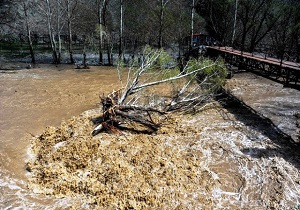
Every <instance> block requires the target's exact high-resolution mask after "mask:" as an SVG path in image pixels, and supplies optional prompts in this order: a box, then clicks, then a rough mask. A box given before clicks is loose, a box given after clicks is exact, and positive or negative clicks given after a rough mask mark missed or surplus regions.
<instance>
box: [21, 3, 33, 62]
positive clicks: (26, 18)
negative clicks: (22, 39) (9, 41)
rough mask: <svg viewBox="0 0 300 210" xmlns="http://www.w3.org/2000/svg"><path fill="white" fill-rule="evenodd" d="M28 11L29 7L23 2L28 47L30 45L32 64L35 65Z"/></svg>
mask: <svg viewBox="0 0 300 210" xmlns="http://www.w3.org/2000/svg"><path fill="white" fill-rule="evenodd" d="M27 9H28V8H27V5H26V3H25V1H23V10H24V15H25V24H26V30H27V41H28V45H29V51H30V56H31V63H33V64H35V53H34V49H33V45H32V40H31V30H30V27H29V22H28V13H27Z"/></svg>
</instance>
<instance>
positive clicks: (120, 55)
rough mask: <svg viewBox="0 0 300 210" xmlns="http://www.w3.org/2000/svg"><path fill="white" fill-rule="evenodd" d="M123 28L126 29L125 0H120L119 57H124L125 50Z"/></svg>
mask: <svg viewBox="0 0 300 210" xmlns="http://www.w3.org/2000/svg"><path fill="white" fill-rule="evenodd" d="M123 30H124V23H123V0H120V37H119V59H123V57H124V54H123V53H124V52H123V47H124V46H123V39H124V37H123Z"/></svg>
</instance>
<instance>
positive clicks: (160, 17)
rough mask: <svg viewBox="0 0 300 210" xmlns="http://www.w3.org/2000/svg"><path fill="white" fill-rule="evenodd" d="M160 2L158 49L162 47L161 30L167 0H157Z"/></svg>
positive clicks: (162, 28)
mask: <svg viewBox="0 0 300 210" xmlns="http://www.w3.org/2000/svg"><path fill="white" fill-rule="evenodd" d="M159 2H160V14H159V28H158V48H161V47H162V46H163V30H164V19H165V10H166V6H167V4H168V3H169V0H159Z"/></svg>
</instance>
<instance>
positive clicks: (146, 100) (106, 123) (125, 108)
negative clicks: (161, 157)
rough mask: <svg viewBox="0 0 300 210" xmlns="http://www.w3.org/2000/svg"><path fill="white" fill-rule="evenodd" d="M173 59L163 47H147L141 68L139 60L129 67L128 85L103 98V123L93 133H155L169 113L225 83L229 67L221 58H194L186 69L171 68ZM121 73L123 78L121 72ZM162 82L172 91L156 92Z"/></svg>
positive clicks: (192, 105)
mask: <svg viewBox="0 0 300 210" xmlns="http://www.w3.org/2000/svg"><path fill="white" fill-rule="evenodd" d="M171 62H173V63H174V61H172V60H171V59H170V57H169V56H168V55H167V54H166V53H165V52H164V51H163V50H152V49H149V48H146V49H145V51H144V53H143V59H142V63H140V65H139V67H135V66H136V65H137V64H136V63H135V62H133V65H132V66H131V67H129V70H128V72H127V81H126V86H125V87H124V88H122V89H120V90H118V91H113V92H112V93H110V94H109V95H108V96H101V97H100V101H101V104H102V111H103V113H102V120H101V121H102V122H101V124H100V125H98V126H97V127H96V128H95V129H94V130H93V132H92V135H96V134H98V133H99V132H101V131H103V130H108V131H111V132H113V133H121V131H120V130H122V129H126V128H127V129H131V130H140V129H141V128H142V130H144V131H147V132H155V131H157V129H158V128H159V127H160V125H161V119H163V118H164V115H165V114H166V113H168V112H170V111H176V110H180V111H182V110H183V111H186V110H189V109H191V108H195V107H197V106H199V105H201V104H204V102H205V101H207V100H208V99H209V98H211V97H212V96H213V95H214V94H215V91H216V90H217V89H218V88H220V87H221V86H222V85H223V82H224V80H225V77H226V68H225V66H224V65H223V63H222V62H219V61H216V62H213V61H211V60H208V59H200V60H199V61H197V60H191V61H189V62H188V63H187V65H186V66H185V67H184V68H183V71H179V69H177V68H172V69H171V68H167V66H168V65H169V64H170V63H171ZM119 69H120V67H119V68H118V70H119ZM118 73H119V79H120V81H121V76H120V75H121V72H120V71H119V72H118ZM121 83H122V81H121ZM162 84H163V85H164V86H163V87H162V89H168V87H171V90H170V91H165V92H166V93H164V94H165V95H163V94H162V92H163V91H161V92H160V93H159V94H155V93H154V91H153V90H154V89H155V87H157V86H159V85H162ZM150 87H151V88H150ZM128 125H131V128H130V126H129V127H128Z"/></svg>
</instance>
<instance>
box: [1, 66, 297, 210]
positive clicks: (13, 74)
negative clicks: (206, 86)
mask: <svg viewBox="0 0 300 210" xmlns="http://www.w3.org/2000/svg"><path fill="white" fill-rule="evenodd" d="M251 81H255V83H256V86H255V84H253V83H251ZM255 87H259V88H260V89H261V90H263V91H261V92H260V93H259V92H257V91H255ZM118 88H119V82H118V76H117V72H116V69H115V68H113V67H111V68H110V67H91V69H89V70H75V69H74V68H73V66H66V65H64V66H59V67H53V66H49V65H41V66H40V67H39V68H36V69H30V70H18V71H13V70H12V71H2V72H0V99H1V100H0V142H1V144H0V209H70V208H71V207H73V208H74V209H78V208H80V209H86V208H92V207H93V208H97V206H92V207H91V206H89V205H88V201H86V200H85V199H84V198H80V199H79V200H78V199H77V198H75V197H74V196H73V197H72V196H65V197H64V198H56V197H54V196H50V195H44V194H43V193H42V194H36V193H34V190H32V189H29V188H28V176H27V175H28V172H27V171H26V170H25V162H26V159H27V158H28V156H29V153H28V149H29V147H30V140H31V138H32V136H36V135H39V134H40V133H42V132H43V131H44V130H45V128H46V127H47V126H59V125H60V124H61V122H62V121H63V120H68V119H70V118H71V117H72V116H77V115H79V114H81V113H82V112H84V111H86V110H90V109H94V108H96V107H97V103H98V102H99V94H102V93H104V94H107V93H109V92H111V91H112V90H114V89H118ZM227 88H228V89H230V90H231V91H232V92H233V93H234V94H235V95H236V96H237V97H238V98H239V99H242V100H244V101H245V103H248V105H251V106H253V107H254V109H255V110H252V109H249V108H248V107H247V106H244V104H240V103H239V102H237V101H230V100H228V99H220V100H221V102H215V106H214V107H213V108H207V109H204V110H203V111H202V112H200V113H195V114H192V115H178V116H177V115H175V116H174V118H177V119H178V121H180V126H179V128H178V130H179V131H178V130H177V131H174V129H172V128H170V127H169V128H168V127H166V128H164V129H165V130H164V131H160V133H159V134H158V135H157V136H156V138H157V139H160V140H162V141H164V140H163V139H164V138H165V135H166V133H167V134H168V135H169V136H168V137H172V138H169V140H166V142H165V143H164V144H162V145H166V144H169V145H172V144H174V145H177V146H178V145H179V146H178V148H179V149H178V151H181V150H189V151H194V152H195V153H197V157H198V156H199V157H201V158H200V160H199V162H198V163H197V166H198V167H199V168H201V170H199V171H201V173H200V172H199V173H200V174H201V175H202V176H203V180H202V181H201V182H199V183H200V184H201V185H203V186H199V187H198V188H195V189H196V190H197V191H195V192H194V193H193V194H192V196H191V195H189V196H187V197H184V199H182V198H181V200H183V201H181V202H177V203H176V202H175V203H174V202H173V203H172V202H169V203H168V204H169V206H168V204H165V206H161V207H162V208H164V209H175V207H178V209H296V208H298V209H299V208H300V173H299V171H300V157H299V156H300V155H299V153H298V152H299V151H300V150H299V145H297V144H295V143H294V142H293V141H292V140H291V139H289V138H288V137H287V136H286V135H285V134H288V135H290V136H293V137H294V138H296V137H295V136H297V134H296V132H297V130H296V129H297V128H296V126H295V122H296V119H294V118H293V114H295V113H296V112H297V111H299V112H300V94H299V92H297V91H295V90H291V89H284V88H282V87H281V85H279V84H276V83H273V82H271V81H269V80H266V79H263V78H260V77H258V76H253V75H252V74H239V75H236V76H235V77H234V79H232V80H231V81H229V82H228V86H227ZM256 111H258V112H260V113H262V115H261V114H258V113H256ZM269 118H270V119H272V121H273V122H274V123H272V122H271V121H270V120H269ZM274 124H275V125H274ZM277 128H280V129H281V130H278V129H277ZM282 131H284V133H285V134H284V133H283V132H282ZM176 135H178V136H180V137H178V139H179V140H180V141H181V143H176V142H175V141H176V139H177V137H176ZM143 137H144V136H141V138H143ZM147 138H148V137H147ZM149 138H150V137H149ZM166 139H167V138H166ZM170 139H171V140H170ZM174 142H175V143H174ZM182 142H183V143H184V145H181V144H183V143H182ZM297 147H298V148H297ZM195 157H196V155H195ZM191 189H194V188H193V187H191ZM185 196H186V195H185ZM173 199H174V200H176V199H178V200H179V198H177V197H176V196H175V197H173ZM102 209H105V208H102ZM113 209H117V207H116V206H114V207H113Z"/></svg>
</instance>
